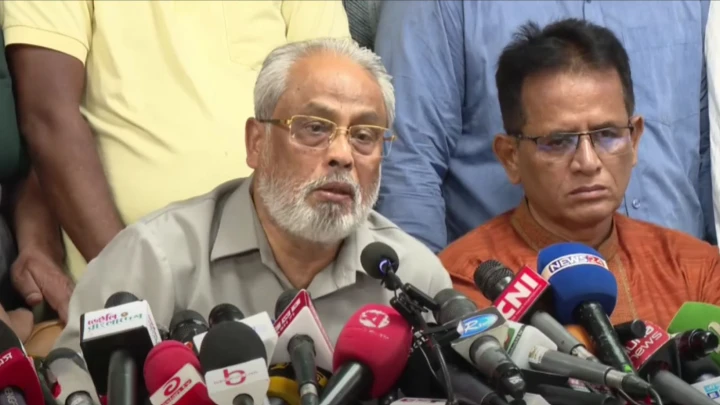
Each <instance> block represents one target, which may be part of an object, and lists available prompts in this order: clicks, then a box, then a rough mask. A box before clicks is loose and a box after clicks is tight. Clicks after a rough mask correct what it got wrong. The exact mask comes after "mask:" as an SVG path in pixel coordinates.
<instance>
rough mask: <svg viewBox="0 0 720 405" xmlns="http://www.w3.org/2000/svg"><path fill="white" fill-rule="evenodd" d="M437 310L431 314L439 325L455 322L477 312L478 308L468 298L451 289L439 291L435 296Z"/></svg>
mask: <svg viewBox="0 0 720 405" xmlns="http://www.w3.org/2000/svg"><path fill="white" fill-rule="evenodd" d="M434 299H435V302H437V304H438V310H437V311H435V312H434V313H433V316H434V317H435V320H436V321H437V322H438V323H439V324H440V325H445V324H448V323H450V322H452V321H456V320H458V319H460V318H462V317H463V316H465V315H468V314H472V313H473V312H475V311H477V309H478V307H477V305H475V303H474V302H472V301H471V300H470V299H469V298H468V297H466V296H465V295H463V294H461V293H459V292H458V291H455V290H454V289H452V288H446V289H444V290H440V291H439V292H438V293H437V294H435V298H434Z"/></svg>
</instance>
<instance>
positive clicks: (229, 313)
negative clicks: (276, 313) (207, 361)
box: [193, 304, 278, 357]
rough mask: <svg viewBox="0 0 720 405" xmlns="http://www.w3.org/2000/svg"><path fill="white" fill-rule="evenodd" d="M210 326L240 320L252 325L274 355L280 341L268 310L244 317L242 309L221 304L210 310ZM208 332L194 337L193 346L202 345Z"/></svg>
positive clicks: (268, 350)
mask: <svg viewBox="0 0 720 405" xmlns="http://www.w3.org/2000/svg"><path fill="white" fill-rule="evenodd" d="M208 319H210V325H211V326H210V327H211V328H212V327H213V325H218V324H221V323H225V322H239V323H242V324H245V325H247V326H249V327H251V328H252V329H253V330H254V331H255V333H257V334H258V336H260V339H262V341H263V344H264V345H265V353H266V354H267V355H268V356H269V357H272V356H273V353H274V352H275V347H276V346H277V343H278V334H277V333H276V332H275V326H273V322H272V320H271V319H270V315H268V313H267V312H260V313H259V314H255V315H253V316H249V317H247V318H245V317H244V315H243V313H242V311H240V310H239V309H238V308H237V307H236V306H234V305H232V304H220V305H217V306H215V308H213V309H212V310H211V311H210V316H208ZM205 335H207V332H203V333H200V334H199V335H195V337H193V346H195V347H201V346H202V342H203V339H205Z"/></svg>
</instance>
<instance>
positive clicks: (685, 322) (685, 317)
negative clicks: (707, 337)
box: [668, 302, 720, 366]
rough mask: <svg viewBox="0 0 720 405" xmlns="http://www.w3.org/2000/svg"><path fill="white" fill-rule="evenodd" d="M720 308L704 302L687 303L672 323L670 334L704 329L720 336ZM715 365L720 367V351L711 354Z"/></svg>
mask: <svg viewBox="0 0 720 405" xmlns="http://www.w3.org/2000/svg"><path fill="white" fill-rule="evenodd" d="M718 322H720V307H718V306H717V305H711V304H705V303H702V302H686V303H684V304H683V305H682V306H681V307H680V309H679V310H678V312H677V313H676V314H675V316H674V317H673V319H672V321H670V326H668V333H681V332H685V331H688V330H691V329H704V330H707V331H709V332H712V333H713V334H715V335H720V323H718ZM710 358H712V360H713V361H714V362H715V364H717V365H719V366H720V350H719V349H716V350H715V352H714V353H711V354H710Z"/></svg>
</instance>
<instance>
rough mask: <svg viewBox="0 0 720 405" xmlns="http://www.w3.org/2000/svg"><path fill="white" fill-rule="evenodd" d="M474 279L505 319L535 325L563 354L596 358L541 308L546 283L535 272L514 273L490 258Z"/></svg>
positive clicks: (482, 265) (545, 295)
mask: <svg viewBox="0 0 720 405" xmlns="http://www.w3.org/2000/svg"><path fill="white" fill-rule="evenodd" d="M473 278H474V281H475V286H477V288H478V289H479V290H480V292H481V293H482V294H483V295H484V296H485V298H487V299H489V300H490V301H492V302H493V303H494V305H495V307H497V308H498V309H499V310H500V312H501V313H502V314H503V315H504V316H505V317H506V318H507V319H508V320H510V321H514V322H520V323H524V324H529V325H532V326H534V327H536V328H537V329H538V330H540V332H542V333H543V334H544V335H545V336H547V337H548V338H550V340H552V341H553V343H555V344H556V345H557V348H558V350H559V351H561V352H563V353H567V354H572V355H574V356H577V357H580V358H582V359H586V360H592V361H598V360H597V358H596V357H595V356H594V355H593V354H592V353H590V351H589V350H588V349H587V348H586V347H585V345H583V344H582V343H581V342H580V341H579V340H577V338H575V336H573V335H572V334H571V333H570V332H568V331H567V329H565V328H564V327H563V326H562V324H560V322H558V321H557V320H556V319H555V318H554V317H553V316H552V315H550V314H549V313H548V312H547V311H544V310H543V309H542V308H541V307H542V304H543V303H544V300H545V299H547V298H549V297H547V295H548V294H547V292H548V291H549V284H548V282H547V281H546V280H545V279H543V278H542V277H540V276H539V275H538V274H537V273H536V272H534V271H532V270H531V269H529V268H527V267H523V268H522V269H521V270H520V271H519V272H518V274H517V275H515V274H514V273H513V271H512V270H510V269H509V268H507V267H505V265H503V264H502V263H500V262H498V261H496V260H489V261H486V262H483V263H481V264H480V266H478V268H477V269H476V270H475V274H474V276H473Z"/></svg>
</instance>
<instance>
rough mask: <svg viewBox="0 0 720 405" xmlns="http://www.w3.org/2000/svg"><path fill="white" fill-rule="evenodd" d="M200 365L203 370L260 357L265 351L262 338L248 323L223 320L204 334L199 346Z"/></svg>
mask: <svg viewBox="0 0 720 405" xmlns="http://www.w3.org/2000/svg"><path fill="white" fill-rule="evenodd" d="M199 357H200V365H201V366H202V368H203V370H205V372H209V371H212V370H217V369H220V368H224V367H229V366H233V365H235V364H241V363H245V362H248V361H251V360H255V359H258V358H262V359H264V360H265V362H267V353H266V351H265V345H264V344H263V341H262V339H260V336H258V334H257V333H255V331H254V330H253V328H251V327H250V326H248V325H245V324H244V323H241V322H223V323H220V324H217V325H215V326H214V327H213V328H212V329H210V331H209V332H208V333H207V335H205V338H204V339H203V341H202V344H201V346H200V356H199Z"/></svg>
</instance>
